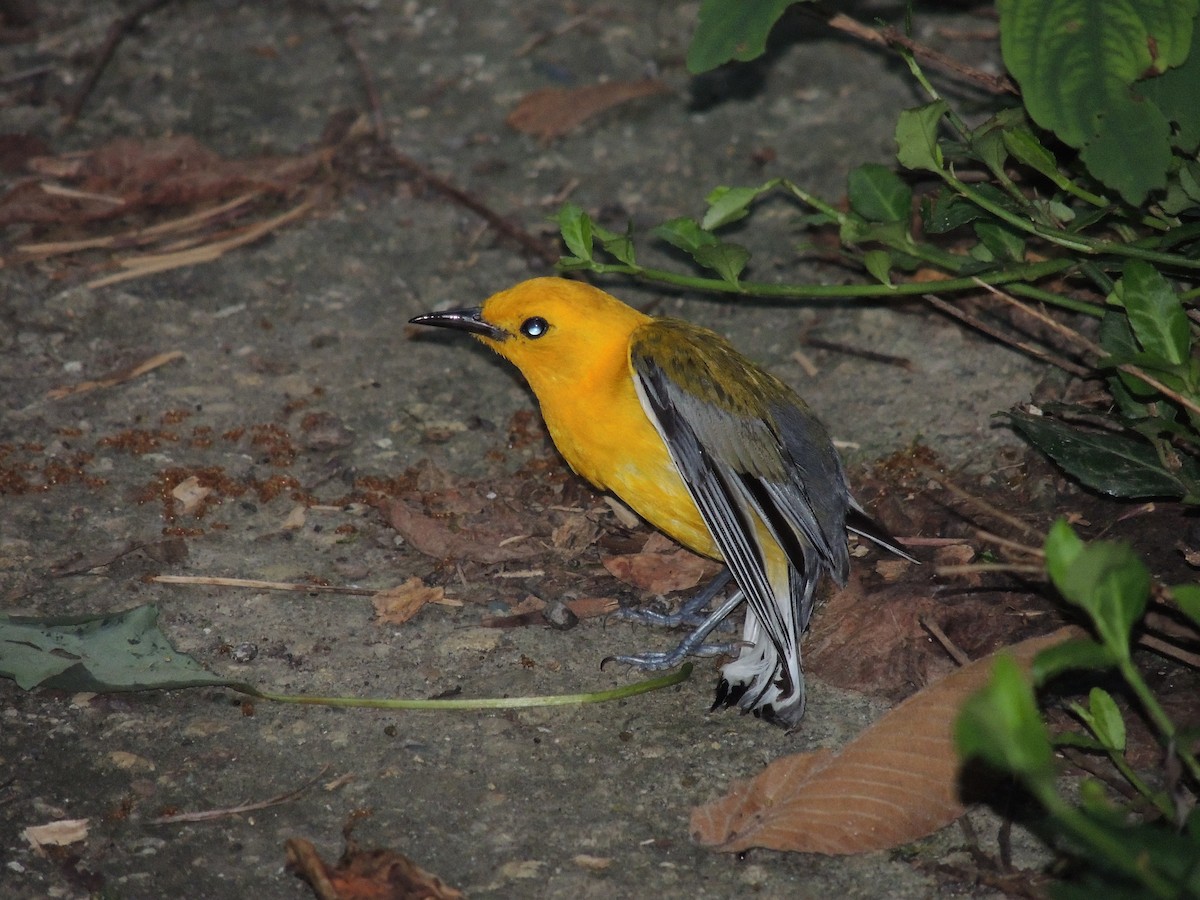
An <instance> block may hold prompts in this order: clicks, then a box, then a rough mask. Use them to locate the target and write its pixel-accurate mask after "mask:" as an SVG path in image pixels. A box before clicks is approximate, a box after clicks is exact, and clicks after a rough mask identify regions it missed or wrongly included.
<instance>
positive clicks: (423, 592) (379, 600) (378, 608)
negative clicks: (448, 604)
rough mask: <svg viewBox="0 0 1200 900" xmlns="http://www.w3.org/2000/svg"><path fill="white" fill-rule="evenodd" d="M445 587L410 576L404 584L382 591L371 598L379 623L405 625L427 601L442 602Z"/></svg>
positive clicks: (444, 595)
mask: <svg viewBox="0 0 1200 900" xmlns="http://www.w3.org/2000/svg"><path fill="white" fill-rule="evenodd" d="M445 598H446V590H445V588H440V587H429V586H428V585H427V584H425V582H423V581H422V580H421V579H420V578H416V577H413V578H410V579H408V581H406V582H404V584H400V585H397V586H396V587H393V588H388V589H387V590H383V591H380V592H379V593H378V594H376V595H375V596H374V597H372V598H371V604H372V605H373V606H374V607H375V623H376V624H377V625H403V624H404V623H405V622H407V621H408V620H409V619H411V618H412V617H413V616H415V615H416V614H417V613H419V612H420V611H421V609H422V608H423V607H424V606H425V605H426V604H427V603H441V602H442V601H443V600H445Z"/></svg>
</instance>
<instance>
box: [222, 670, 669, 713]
mask: <svg viewBox="0 0 1200 900" xmlns="http://www.w3.org/2000/svg"><path fill="white" fill-rule="evenodd" d="M691 674H692V664H691V663H685V664H684V665H683V666H682V667H681V668H680V669H679V671H678V672H672V673H670V674H669V675H660V676H658V677H657V678H648V679H646V680H644V681H638V682H635V683H634V684H627V685H625V686H624V687H619V688H611V689H609V690H606V691H594V692H592V693H588V694H551V695H549V696H541V697H482V698H479V699H474V700H473V699H463V698H455V699H452V700H394V699H378V698H371V697H310V696H308V695H306V694H272V693H270V692H268V691H260V690H259V689H258V688H256V687H254V686H252V685H249V684H232V685H230V687H232V688H233V689H234V690H235V691H240V692H241V693H243V694H249V695H250V696H251V697H258V698H259V699H262V700H271V701H273V702H275V703H302V704H306V705H311V706H336V707H356V708H366V709H456V710H470V709H525V708H528V707H532V706H574V705H578V704H580V703H606V702H608V701H610V700H623V699H625V698H626V697H634V696H637V695H638V694H645V693H648V692H650V691H657V690H661V689H662V688H666V687H671V686H672V685H675V684H679V683H681V682H684V681H687V679H688V678H689V677H691Z"/></svg>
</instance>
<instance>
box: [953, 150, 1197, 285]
mask: <svg viewBox="0 0 1200 900" xmlns="http://www.w3.org/2000/svg"><path fill="white" fill-rule="evenodd" d="M938 174H940V175H941V176H942V179H943V180H944V181H945V182H946V183H947V184H948V185H950V186H951V187H952V188H954V189H955V190H956V191H958V192H959V193H960V194H962V195H963V196H964V197H966V198H967V199H968V200H970V201H971V202H972V203H974V204H975V205H976V206H978V207H979V208H980V209H984V210H986V211H987V212H990V213H991V214H992V215H994V216H996V217H997V218H999V219H1002V220H1003V221H1005V222H1007V223H1008V224H1009V225H1011V226H1012V227H1013V228H1016V229H1018V230H1020V231H1024V232H1025V233H1027V234H1032V235H1036V236H1037V237H1040V238H1042V239H1043V240H1047V241H1049V242H1050V243H1052V244H1057V245H1058V246H1060V247H1064V248H1066V249H1067V250H1072V251H1074V252H1076V253H1095V254H1101V253H1107V254H1110V255H1112V256H1124V257H1129V258H1132V259H1144V260H1146V261H1147V262H1155V263H1160V264H1162V265H1165V266H1171V267H1174V268H1182V269H1200V259H1188V258H1187V257H1183V256H1179V255H1177V254H1172V253H1162V252H1160V251H1157V250H1147V249H1144V248H1143V247H1141V246H1139V245H1138V244H1137V243H1132V244H1117V243H1113V242H1111V241H1101V240H1097V239H1096V238H1089V237H1084V236H1083V235H1076V234H1070V233H1068V232H1059V231H1053V230H1051V229H1049V228H1044V227H1042V226H1040V225H1036V224H1034V223H1033V222H1031V221H1029V220H1027V219H1023V218H1021V217H1020V216H1018V215H1015V214H1014V213H1012V212H1010V211H1009V210H1007V209H1005V208H1004V207H1002V206H999V205H997V204H995V203H992V202H991V201H990V200H988V198H987V197H985V196H984V195H982V194H981V193H979V191H976V190H975V189H974V188H972V187H971V186H970V185H968V184H966V183H964V182H962V181H959V180H958V179H957V178H956V177H955V176H954V175H953V174H952V173H950V172H947V171H945V170H943V171H941V172H939V173H938Z"/></svg>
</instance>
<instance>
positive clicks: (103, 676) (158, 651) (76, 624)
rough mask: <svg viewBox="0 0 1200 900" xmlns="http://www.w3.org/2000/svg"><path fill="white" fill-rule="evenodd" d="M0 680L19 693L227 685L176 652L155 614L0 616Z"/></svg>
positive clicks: (150, 609) (152, 610)
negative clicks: (9, 680) (8, 680)
mask: <svg viewBox="0 0 1200 900" xmlns="http://www.w3.org/2000/svg"><path fill="white" fill-rule="evenodd" d="M0 675H3V676H6V677H8V678H12V679H13V680H14V681H16V682H17V684H19V685H20V686H21V687H22V688H24V689H25V690H32V689H33V688H34V687H38V686H41V687H47V688H56V689H58V690H63V691H142V690H149V689H152V688H180V687H195V686H198V685H213V684H233V683H234V682H233V681H232V680H231V679H228V678H221V677H220V676H217V675H213V674H212V673H211V672H208V671H206V670H205V669H204V668H203V667H201V665H200V664H199V663H198V662H196V661H195V660H194V659H192V658H191V657H190V656H187V655H186V654H183V653H179V652H178V651H177V650H176V649H175V648H174V647H172V646H171V643H170V641H168V640H167V638H166V636H165V635H164V634H163V633H162V632H161V631H160V630H159V628H158V609H157V608H156V607H154V606H138V607H134V608H133V609H130V610H127V611H126V612H121V613H113V614H111V615H103V616H85V617H71V618H61V617H57V618H46V619H32V618H17V617H13V616H0Z"/></svg>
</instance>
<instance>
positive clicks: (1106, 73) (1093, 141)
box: [998, 0, 1198, 204]
mask: <svg viewBox="0 0 1200 900" xmlns="http://www.w3.org/2000/svg"><path fill="white" fill-rule="evenodd" d="M1197 8H1198V2H1197V0H1055V2H1053V3H1048V2H1045V0H999V3H998V10H999V13H1000V49H1001V53H1002V55H1003V57H1004V63H1005V66H1006V67H1007V68H1008V70H1009V72H1010V73H1011V74H1012V76H1013V77H1014V78H1015V79H1016V81H1017V82H1018V83H1019V84H1020V86H1021V94H1022V97H1023V99H1024V102H1025V108H1026V109H1027V110H1028V112H1029V115H1030V117H1031V118H1032V119H1033V120H1034V121H1035V122H1036V123H1037V124H1038V125H1040V126H1041V127H1043V128H1046V129H1048V130H1050V131H1052V132H1054V133H1055V134H1056V135H1057V136H1058V137H1059V138H1060V139H1061V140H1062V141H1064V142H1065V143H1067V144H1069V145H1070V146H1072V147H1075V148H1077V149H1079V150H1081V151H1082V153H1081V158H1082V159H1083V161H1084V162H1085V164H1086V165H1087V166H1088V169H1089V170H1090V171H1091V173H1092V174H1093V175H1094V176H1095V177H1097V178H1098V179H1100V180H1101V181H1102V182H1104V183H1105V184H1106V185H1109V186H1111V187H1114V188H1116V189H1117V190H1118V191H1120V193H1121V195H1122V196H1123V197H1124V198H1125V200H1126V201H1128V202H1129V203H1134V204H1137V203H1141V202H1142V200H1144V199H1145V196H1146V194H1147V193H1148V192H1149V191H1150V190H1153V189H1155V188H1157V187H1161V186H1163V185H1164V184H1165V182H1166V170H1167V167H1168V165H1169V164H1170V144H1169V137H1170V128H1169V122H1168V118H1167V115H1165V114H1164V112H1163V111H1162V110H1160V109H1159V107H1158V106H1157V105H1156V104H1155V102H1154V101H1152V100H1148V99H1146V98H1145V96H1144V95H1142V94H1139V91H1140V90H1141V88H1142V87H1143V84H1144V83H1148V82H1150V81H1153V80H1155V79H1152V78H1147V76H1149V75H1155V74H1159V73H1163V72H1166V71H1167V70H1168V69H1170V68H1172V67H1173V66H1178V65H1180V64H1181V63H1183V62H1184V61H1185V60H1186V59H1187V57H1188V53H1189V50H1190V49H1191V42H1192V26H1193V22H1192V20H1193V19H1194V17H1195V16H1196V11H1197ZM1142 79H1146V82H1142V81H1141V80H1142ZM1194 83H1195V82H1194V81H1193V84H1194ZM1170 88H1171V86H1170V85H1169V86H1168V89H1170ZM1175 96H1177V98H1178V100H1179V101H1180V102H1181V103H1184V102H1187V101H1185V100H1184V99H1183V97H1184V94H1183V93H1179V94H1178V95H1175ZM1191 97H1192V100H1191V102H1192V104H1193V106H1194V97H1195V91H1194V89H1193V90H1192V92H1191ZM1187 115H1188V116H1189V117H1191V116H1194V115H1195V112H1194V110H1193V111H1191V112H1190V113H1188V114H1187Z"/></svg>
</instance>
